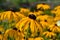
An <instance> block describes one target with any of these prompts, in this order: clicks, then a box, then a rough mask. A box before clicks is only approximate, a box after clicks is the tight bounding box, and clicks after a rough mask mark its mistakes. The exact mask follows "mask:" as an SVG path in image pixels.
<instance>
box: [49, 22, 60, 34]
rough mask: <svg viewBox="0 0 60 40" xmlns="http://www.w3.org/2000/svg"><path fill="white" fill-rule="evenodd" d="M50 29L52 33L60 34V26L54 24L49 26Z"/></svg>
mask: <svg viewBox="0 0 60 40" xmlns="http://www.w3.org/2000/svg"><path fill="white" fill-rule="evenodd" d="M49 29H50V30H51V31H52V32H56V33H59V32H60V26H58V25H57V23H56V22H54V23H52V24H51V25H49Z"/></svg>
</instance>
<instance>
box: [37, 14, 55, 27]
mask: <svg viewBox="0 0 60 40" xmlns="http://www.w3.org/2000/svg"><path fill="white" fill-rule="evenodd" d="M36 20H37V21H38V22H39V23H40V24H41V25H42V27H43V28H46V27H47V26H49V25H50V24H52V22H53V21H54V20H53V17H51V16H48V15H43V16H38V17H37V19H36Z"/></svg>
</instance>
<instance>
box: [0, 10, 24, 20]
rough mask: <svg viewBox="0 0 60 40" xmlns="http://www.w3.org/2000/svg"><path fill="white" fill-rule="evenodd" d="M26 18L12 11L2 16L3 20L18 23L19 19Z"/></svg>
mask: <svg viewBox="0 0 60 40" xmlns="http://www.w3.org/2000/svg"><path fill="white" fill-rule="evenodd" d="M23 17H25V16H24V15H23V14H20V12H15V13H14V12H12V11H5V12H4V13H2V14H1V20H9V21H10V20H16V21H18V20H19V19H21V18H23Z"/></svg>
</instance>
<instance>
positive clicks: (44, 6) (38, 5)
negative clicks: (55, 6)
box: [37, 3, 50, 10]
mask: <svg viewBox="0 0 60 40" xmlns="http://www.w3.org/2000/svg"><path fill="white" fill-rule="evenodd" d="M39 8H42V9H44V10H47V9H50V6H49V5H47V4H45V3H42V4H37V9H39Z"/></svg>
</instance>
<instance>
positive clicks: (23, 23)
mask: <svg viewBox="0 0 60 40" xmlns="http://www.w3.org/2000/svg"><path fill="white" fill-rule="evenodd" d="M35 19H36V16H35V15H33V14H30V15H29V17H26V18H23V19H22V20H20V21H19V22H18V23H17V24H16V27H17V28H18V29H19V30H20V31H23V32H25V33H26V30H27V29H28V28H30V30H31V33H32V35H35V33H37V32H38V31H39V33H42V28H41V26H40V25H39V24H38V23H37V22H36V21H35Z"/></svg>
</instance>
